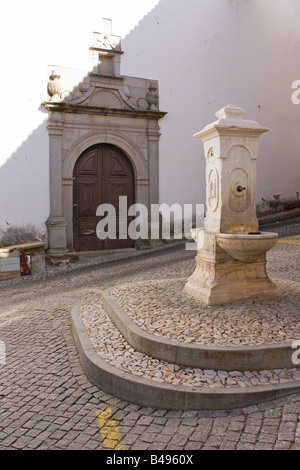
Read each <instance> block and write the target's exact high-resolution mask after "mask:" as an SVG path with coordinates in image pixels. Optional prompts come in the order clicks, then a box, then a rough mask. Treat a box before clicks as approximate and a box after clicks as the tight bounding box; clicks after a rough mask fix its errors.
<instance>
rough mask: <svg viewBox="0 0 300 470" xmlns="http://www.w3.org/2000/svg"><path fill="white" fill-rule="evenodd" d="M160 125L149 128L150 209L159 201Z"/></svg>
mask: <svg viewBox="0 0 300 470" xmlns="http://www.w3.org/2000/svg"><path fill="white" fill-rule="evenodd" d="M159 138H160V133H159V126H157V125H155V126H153V127H152V126H151V127H150V126H149V128H148V169H149V209H150V208H151V204H158V203H159V178H158V175H159Z"/></svg>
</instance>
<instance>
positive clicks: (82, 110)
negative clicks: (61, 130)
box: [42, 101, 167, 120]
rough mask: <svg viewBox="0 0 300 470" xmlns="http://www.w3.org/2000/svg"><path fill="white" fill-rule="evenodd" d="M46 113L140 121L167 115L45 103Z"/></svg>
mask: <svg viewBox="0 0 300 470" xmlns="http://www.w3.org/2000/svg"><path fill="white" fill-rule="evenodd" d="M42 104H43V106H44V107H45V108H46V109H47V111H50V112H51V111H55V112H61V113H72V114H97V115H102V116H124V117H125V116H126V117H134V118H141V119H156V120H158V119H161V118H163V117H164V116H165V115H166V114H167V113H166V112H164V111H152V110H137V109H114V108H99V107H96V106H82V105H81V106H78V105H73V104H70V103H62V102H51V101H45V102H44V103H42Z"/></svg>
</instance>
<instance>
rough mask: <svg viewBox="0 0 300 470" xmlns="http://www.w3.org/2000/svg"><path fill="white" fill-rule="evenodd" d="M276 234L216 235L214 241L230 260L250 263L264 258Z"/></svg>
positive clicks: (275, 239) (274, 241)
mask: <svg viewBox="0 0 300 470" xmlns="http://www.w3.org/2000/svg"><path fill="white" fill-rule="evenodd" d="M277 239H278V233H273V232H260V233H256V232H255V233H253V234H240V233H218V234H216V241H217V244H218V245H219V247H220V248H222V249H223V250H224V251H226V252H227V253H228V254H229V255H230V256H231V257H232V258H234V259H236V260H239V261H243V262H246V263H251V262H253V261H257V260H259V259H261V258H264V257H265V254H266V253H267V251H269V250H271V248H273V247H274V246H275V244H276V242H277Z"/></svg>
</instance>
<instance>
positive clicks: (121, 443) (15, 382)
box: [0, 243, 300, 451]
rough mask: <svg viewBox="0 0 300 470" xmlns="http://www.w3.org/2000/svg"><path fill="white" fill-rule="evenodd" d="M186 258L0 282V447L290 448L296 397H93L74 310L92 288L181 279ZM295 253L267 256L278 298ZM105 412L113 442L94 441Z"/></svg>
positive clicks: (74, 268)
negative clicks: (208, 404)
mask: <svg viewBox="0 0 300 470" xmlns="http://www.w3.org/2000/svg"><path fill="white" fill-rule="evenodd" d="M194 255H195V253H193V252H188V251H185V250H184V248H183V247H182V246H181V245H180V246H178V247H176V246H173V247H170V248H168V249H167V250H162V251H157V252H151V251H147V252H145V253H141V252H139V253H138V254H135V253H133V254H131V255H130V259H127V258H126V256H123V255H122V256H117V255H116V256H112V257H108V259H106V258H105V257H100V258H98V259H93V260H90V261H87V262H84V263H82V265H80V263H79V264H74V265H70V266H65V267H63V268H50V269H49V270H48V272H47V273H46V274H45V275H39V276H32V277H24V278H21V279H17V280H11V281H5V282H2V283H1V285H0V296H1V309H0V340H1V341H3V342H4V344H5V347H6V351H5V352H6V362H5V364H0V449H1V450H8V449H10V450H15V449H34V450H37V449H45V450H58V449H61V450H72V449H74V450H79V449H83V450H104V449H108V448H110V449H113V448H115V449H117V448H122V449H123V448H124V449H125V450H143V449H148V450H153V451H158V450H160V449H161V450H164V449H165V450H178V451H180V450H189V451H192V450H195V451H196V450H200V449H201V450H206V449H213V450H218V449H220V450H231V449H232V450H243V449H249V450H252V449H257V450H259V449H261V450H264V449H266V450H272V449H275V450H290V449H300V420H299V416H300V395H294V396H290V397H286V398H283V399H280V400H277V401H272V402H268V403H262V404H257V405H254V406H251V407H247V408H244V409H235V410H220V411H210V410H207V411H197V410H195V411H193V410H191V411H175V410H170V409H153V408H146V407H141V406H138V405H136V404H135V403H134V402H133V403H129V402H126V401H122V400H120V399H117V398H115V397H113V396H111V395H109V394H107V393H105V392H103V391H102V390H99V389H98V388H97V387H95V386H94V385H93V384H92V383H90V381H89V380H88V379H87V377H86V375H85V374H84V372H83V369H82V367H81V364H80V361H79V359H78V353H77V350H76V347H75V344H74V341H73V337H72V334H71V329H70V325H71V322H70V311H71V308H72V306H73V305H74V303H77V302H78V301H83V302H84V303H85V304H86V305H90V304H91V305H98V304H99V299H100V298H101V291H102V290H104V289H107V288H112V289H116V288H117V287H118V286H120V287H121V286H124V284H127V283H136V282H146V281H147V283H148V282H149V281H151V282H152V281H153V282H154V281H156V280H157V279H162V280H165V281H166V282H169V281H170V282H171V280H174V279H184V278H186V277H187V276H189V275H190V274H191V273H192V272H193V270H194V266H195V261H194ZM299 255H300V246H299V245H293V244H290V243H286V244H285V243H280V244H277V245H276V247H275V248H274V249H273V250H272V251H271V252H270V253H269V256H268V261H269V263H268V266H269V268H268V272H269V275H270V277H272V279H273V280H274V281H278V282H280V283H281V289H283V291H285V292H286V296H287V298H288V296H289V295H290V291H289V288H290V286H292V291H294V287H295V293H296V292H297V283H300V271H299ZM284 285H286V286H287V288H286V289H284ZM277 313H278V315H277V317H278V321H286V320H282V318H281V319H280V320H279V318H280V312H279V311H278V312H277ZM296 313H297V312H296V311H294V312H293V315H295V314H296ZM283 314H284V312H283ZM295 322H296V320H295ZM103 326H104V324H103ZM286 328H287V327H286ZM297 328H298V325H297V324H296V329H295V332H297V331H298V329H297ZM283 329H284V328H283ZM278 332H279V330H278ZM287 333H288V329H286V330H285V334H287ZM187 334H188V335H190V332H187ZM174 372H175V373H176V372H179V371H174ZM183 372H185V371H183ZM202 372H203V374H204V375H205V374H206V372H205V371H202ZM260 372H261V371H260ZM261 375H263V374H262V373H261ZM157 378H158V377H157ZM222 378H223V379H224V378H225V377H222ZM226 379H227V377H226ZM103 410H104V411H103ZM107 410H109V414H108V416H109V424H112V423H113V424H114V426H116V428H117V431H115V432H114V433H113V435H112V436H114V437H115V439H113V438H111V439H107V438H106V439H104V438H103V435H104V430H103V429H104V428H105V423H106V422H105V420H104V419H103V420H99V416H102V412H103V415H104V416H105V415H106V413H107ZM99 422H101V423H102V424H101V426H103V427H102V432H101V429H100V428H99V426H100V425H99ZM106 424H107V423H106ZM106 428H107V426H106ZM112 436H110V437H112ZM116 436H118V437H116ZM108 437H109V436H108Z"/></svg>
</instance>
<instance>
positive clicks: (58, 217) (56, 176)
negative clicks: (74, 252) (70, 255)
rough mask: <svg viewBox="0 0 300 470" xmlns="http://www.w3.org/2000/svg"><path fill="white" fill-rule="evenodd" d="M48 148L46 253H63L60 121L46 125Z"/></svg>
mask: <svg viewBox="0 0 300 470" xmlns="http://www.w3.org/2000/svg"><path fill="white" fill-rule="evenodd" d="M48 132H49V150H50V215H49V218H48V220H47V222H46V225H47V228H48V253H65V252H67V251H68V249H67V235H66V228H67V222H66V220H65V218H64V217H63V198H62V134H63V127H62V124H61V123H60V122H55V123H51V122H50V124H49V125H48Z"/></svg>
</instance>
